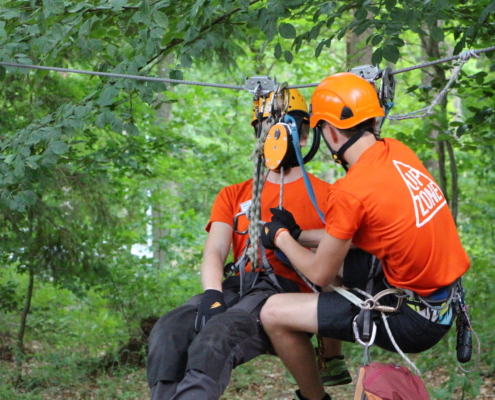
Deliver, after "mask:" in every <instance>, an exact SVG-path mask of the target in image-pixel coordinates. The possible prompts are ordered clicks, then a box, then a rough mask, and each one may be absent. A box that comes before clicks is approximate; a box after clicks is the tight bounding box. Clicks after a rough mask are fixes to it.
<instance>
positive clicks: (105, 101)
mask: <svg viewBox="0 0 495 400" xmlns="http://www.w3.org/2000/svg"><path fill="white" fill-rule="evenodd" d="M118 93H119V90H118V89H116V88H115V87H113V86H108V87H107V88H105V89H104V90H103V92H101V94H100V97H99V98H98V101H97V103H98V104H99V105H100V106H102V107H105V106H109V105H111V104H113V103H114V100H115V96H117V94H118Z"/></svg>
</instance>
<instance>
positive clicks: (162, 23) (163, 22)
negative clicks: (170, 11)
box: [153, 11, 168, 29]
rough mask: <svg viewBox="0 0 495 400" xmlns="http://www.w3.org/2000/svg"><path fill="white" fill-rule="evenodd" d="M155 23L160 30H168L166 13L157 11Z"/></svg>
mask: <svg viewBox="0 0 495 400" xmlns="http://www.w3.org/2000/svg"><path fill="white" fill-rule="evenodd" d="M153 21H155V23H156V24H157V25H158V26H159V27H160V28H163V29H167V28H168V17H167V15H166V14H165V13H163V12H161V11H155V12H153Z"/></svg>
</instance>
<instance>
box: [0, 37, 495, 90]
mask: <svg viewBox="0 0 495 400" xmlns="http://www.w3.org/2000/svg"><path fill="white" fill-rule="evenodd" d="M489 51H495V46H491V47H487V48H485V49H480V50H468V51H467V52H463V53H461V54H459V55H457V56H451V57H446V58H442V59H439V60H435V61H430V62H427V63H423V64H418V65H415V66H412V67H408V68H403V69H398V70H395V71H391V72H390V75H397V74H400V73H403V72H408V71H412V70H415V69H419V68H426V67H429V66H432V65H436V64H440V63H444V62H449V61H453V60H457V59H461V60H462V59H463V58H464V57H466V54H468V55H469V57H472V56H474V57H477V56H478V55H479V54H482V53H486V52H489ZM0 65H2V66H4V67H13V68H27V69H39V70H45V71H56V72H66V73H73V74H83V75H93V76H106V77H108V78H120V79H134V80H140V81H151V82H163V83H175V84H181V85H195V86H208V87H216V88H220V89H232V90H243V89H244V86H239V85H227V84H222V83H208V82H197V81H188V80H180V79H168V78H157V77H153V76H144V75H127V74H116V73H111V72H96V71H86V70H80V69H70V68H58V67H45V66H42V65H31V64H18V63H9V62H3V61H2V62H0ZM318 85H319V82H318V83H307V84H302V85H289V86H287V89H302V88H309V87H316V86H318Z"/></svg>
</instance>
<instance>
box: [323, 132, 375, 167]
mask: <svg viewBox="0 0 495 400" xmlns="http://www.w3.org/2000/svg"><path fill="white" fill-rule="evenodd" d="M370 130H371V131H372V130H373V128H372V127H371V126H364V127H362V128H361V129H359V130H358V131H357V132H356V134H354V135H352V136H351V137H350V138H349V140H347V142H345V143H344V144H343V145H342V147H341V148H340V149H339V150H338V151H335V150H333V149H332V147H331V146H330V144H329V143H328V142H327V139H326V138H325V135H323V131H321V130H320V134H321V136H322V137H323V140H324V141H325V144H326V145H327V147H328V149H329V150H330V152H331V153H332V157H333V160H334V161H335V162H336V163H337V164H340V165H342V167H344V169H345V170H346V171H347V170H348V169H349V167H348V165H349V163H348V162H347V161H346V160H345V159H344V153H345V152H346V151H347V150H348V149H349V147H351V146H352V145H353V144H354V143H356V142H357V141H358V140H359V139H360V138H361V137H362V136H363V135H364V134H365V133H366V132H370Z"/></svg>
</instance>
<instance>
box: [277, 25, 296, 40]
mask: <svg viewBox="0 0 495 400" xmlns="http://www.w3.org/2000/svg"><path fill="white" fill-rule="evenodd" d="M278 31H279V32H280V36H282V37H283V38H284V39H294V38H295V37H296V28H294V26H293V25H292V24H280V26H279V27H278Z"/></svg>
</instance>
